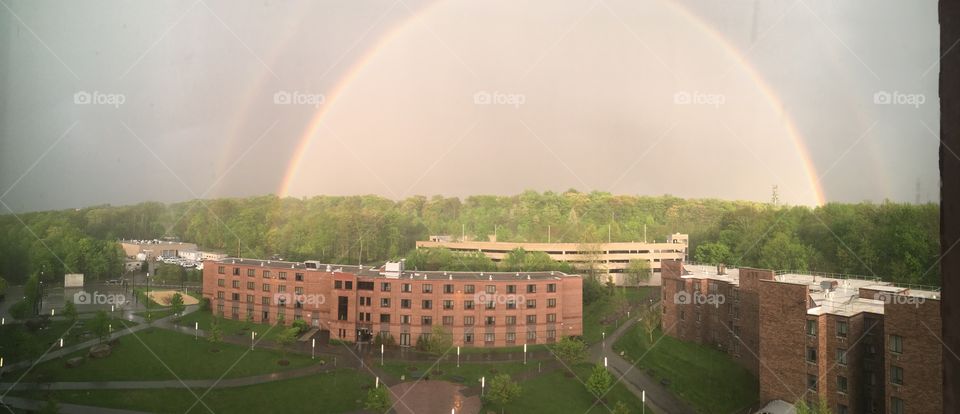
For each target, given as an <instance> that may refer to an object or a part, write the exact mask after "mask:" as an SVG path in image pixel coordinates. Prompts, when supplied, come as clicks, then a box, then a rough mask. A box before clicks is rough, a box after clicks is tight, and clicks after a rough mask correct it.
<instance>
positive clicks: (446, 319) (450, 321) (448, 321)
mask: <svg viewBox="0 0 960 414" xmlns="http://www.w3.org/2000/svg"><path fill="white" fill-rule="evenodd" d="M443 324H444V325H447V326H450V325H453V316H444V317H443Z"/></svg>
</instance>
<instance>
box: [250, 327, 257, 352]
mask: <svg viewBox="0 0 960 414" xmlns="http://www.w3.org/2000/svg"><path fill="white" fill-rule="evenodd" d="M256 336H257V333H256V332H253V331H250V350H251V351H253V338H255V337H256Z"/></svg>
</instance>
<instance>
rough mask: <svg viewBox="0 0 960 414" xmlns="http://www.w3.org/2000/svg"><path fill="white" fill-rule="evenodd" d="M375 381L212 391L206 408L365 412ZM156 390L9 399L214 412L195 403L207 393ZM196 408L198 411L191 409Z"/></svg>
mask: <svg viewBox="0 0 960 414" xmlns="http://www.w3.org/2000/svg"><path fill="white" fill-rule="evenodd" d="M373 381H374V380H373V378H371V377H369V376H367V375H364V374H363V373H361V372H358V371H355V370H346V369H342V370H337V371H335V372H331V373H323V374H317V375H311V376H307V377H303V378H295V379H290V380H280V381H275V382H268V383H264V384H259V385H253V386H248V387H237V388H222V389H215V390H211V391H209V393H208V394H207V395H206V396H204V397H203V403H204V404H206V406H207V407H209V408H210V410H212V411H213V412H216V413H260V412H283V413H317V412H324V413H343V412H353V411H356V410H358V409H361V408H363V404H362V403H358V402H357V401H362V400H363V399H364V397H365V396H366V391H365V389H364V388H366V387H371V386H373ZM192 391H193V393H191V391H190V390H187V389H157V390H123V391H115V390H83V391H55V392H44V391H31V392H16V393H14V392H11V393H10V395H16V396H20V397H26V398H33V399H38V400H41V401H42V400H46V399H48V398H51V397H52V398H55V399H56V400H57V401H59V402H61V403H74V404H84V405H94V406H100V407H110V408H124V409H129V410H139V411H148V412H159V413H178V414H185V413H187V412H188V411H187V410H188V409H189V412H190V413H209V412H210V411H208V410H207V407H205V406H204V405H201V404H199V403H197V404H194V403H195V402H196V401H197V398H196V397H195V396H194V394H195V395H196V396H202V395H203V394H204V393H205V392H207V390H206V389H193V390H192ZM191 406H193V408H190V407H191Z"/></svg>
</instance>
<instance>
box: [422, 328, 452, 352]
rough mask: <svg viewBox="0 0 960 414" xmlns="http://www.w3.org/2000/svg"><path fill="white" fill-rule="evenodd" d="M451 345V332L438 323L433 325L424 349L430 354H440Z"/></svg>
mask: <svg viewBox="0 0 960 414" xmlns="http://www.w3.org/2000/svg"><path fill="white" fill-rule="evenodd" d="M452 346H453V334H451V333H450V331H448V330H446V329H444V328H443V327H442V326H440V325H433V329H431V332H430V339H429V340H428V341H427V345H426V349H425V350H426V351H427V352H429V353H431V354H434V355H440V354H443V353H444V352H447V350H449V349H450V347H452Z"/></svg>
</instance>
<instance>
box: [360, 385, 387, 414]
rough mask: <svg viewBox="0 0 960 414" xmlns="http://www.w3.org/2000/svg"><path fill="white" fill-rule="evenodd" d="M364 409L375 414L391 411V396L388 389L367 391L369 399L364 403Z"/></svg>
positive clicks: (384, 387)
mask: <svg viewBox="0 0 960 414" xmlns="http://www.w3.org/2000/svg"><path fill="white" fill-rule="evenodd" d="M363 408H364V409H366V410H367V411H373V412H375V413H385V412H387V410H389V409H390V394H389V393H388V392H387V387H386V386H383V387H375V388H371V389H370V391H367V399H366V400H364V402H363Z"/></svg>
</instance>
